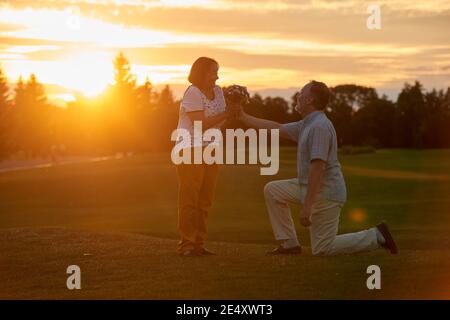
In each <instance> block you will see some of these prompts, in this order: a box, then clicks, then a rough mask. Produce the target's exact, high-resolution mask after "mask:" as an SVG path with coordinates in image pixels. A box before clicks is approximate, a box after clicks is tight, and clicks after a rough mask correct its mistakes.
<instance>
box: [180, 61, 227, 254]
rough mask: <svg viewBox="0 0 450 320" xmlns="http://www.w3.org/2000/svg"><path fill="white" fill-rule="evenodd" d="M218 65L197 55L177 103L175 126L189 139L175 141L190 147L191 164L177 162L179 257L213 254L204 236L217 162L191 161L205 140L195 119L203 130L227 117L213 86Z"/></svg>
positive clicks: (221, 93)
mask: <svg viewBox="0 0 450 320" xmlns="http://www.w3.org/2000/svg"><path fill="white" fill-rule="evenodd" d="M218 71H219V64H218V63H217V61H215V60H213V59H211V58H207V57H200V58H198V59H197V60H196V61H195V62H194V64H193V65H192V67H191V71H190V74H189V78H188V80H189V82H190V83H191V86H189V87H188V88H187V90H186V92H185V93H184V96H183V100H182V101H181V104H180V113H179V120H178V129H186V130H188V131H189V132H190V134H191V141H188V142H186V141H183V140H178V141H177V144H178V143H182V144H183V146H182V148H183V152H186V151H187V150H186V149H187V148H189V149H191V150H190V151H191V159H192V161H191V164H179V165H177V173H178V179H179V193H178V231H179V233H180V237H181V239H180V242H179V243H178V250H177V251H178V253H179V254H180V255H182V256H199V255H213V254H214V253H213V252H211V251H209V250H207V249H205V247H204V243H205V240H206V237H207V226H206V220H207V216H208V210H209V209H210V208H211V205H212V202H213V198H214V193H215V188H216V180H217V175H218V165H217V164H204V163H203V161H202V164H194V161H193V155H194V150H195V149H196V148H200V149H201V148H203V147H205V146H206V145H207V144H208V142H205V141H202V140H201V139H199V142H197V141H196V140H197V139H195V137H194V121H201V122H202V129H203V131H204V130H206V129H209V128H220V126H221V125H223V123H224V122H225V121H226V120H227V117H228V113H227V112H226V104H225V99H224V96H223V92H222V89H221V88H220V87H219V86H217V85H216V80H217V79H219V77H218Z"/></svg>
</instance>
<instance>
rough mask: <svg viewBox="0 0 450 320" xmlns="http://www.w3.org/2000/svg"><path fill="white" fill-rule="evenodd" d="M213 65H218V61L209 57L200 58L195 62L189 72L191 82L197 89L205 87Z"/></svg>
mask: <svg viewBox="0 0 450 320" xmlns="http://www.w3.org/2000/svg"><path fill="white" fill-rule="evenodd" d="M213 65H218V63H217V61H216V60H214V59H211V58H208V57H200V58H198V59H197V60H195V62H194V63H193V64H192V67H191V71H190V72H189V77H188V80H189V82H190V83H192V84H193V85H194V86H196V87H197V88H201V87H203V84H204V82H205V76H206V73H207V72H208V71H209V69H210V68H211V66H213Z"/></svg>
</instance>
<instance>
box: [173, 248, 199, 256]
mask: <svg viewBox="0 0 450 320" xmlns="http://www.w3.org/2000/svg"><path fill="white" fill-rule="evenodd" d="M178 255H179V256H181V257H195V256H198V255H199V254H198V253H197V252H196V251H195V250H194V249H189V250H185V251H182V252H180V253H178Z"/></svg>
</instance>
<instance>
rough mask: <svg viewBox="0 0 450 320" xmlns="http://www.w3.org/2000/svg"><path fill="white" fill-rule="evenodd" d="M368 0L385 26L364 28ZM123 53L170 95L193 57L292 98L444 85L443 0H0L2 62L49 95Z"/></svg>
mask: <svg viewBox="0 0 450 320" xmlns="http://www.w3.org/2000/svg"><path fill="white" fill-rule="evenodd" d="M370 5H377V6H379V8H380V17H381V20H380V21H381V28H380V29H372V30H371V29H369V28H368V27H367V23H366V22H367V19H368V18H369V16H370V15H371V14H372V13H373V12H370V11H368V7H369V6H370ZM120 51H122V52H123V53H124V54H125V55H126V56H127V58H128V59H129V60H130V62H131V67H132V72H133V73H135V74H136V75H137V79H138V83H142V82H144V81H145V79H146V77H148V78H149V79H150V81H151V82H152V83H153V84H154V85H155V86H157V87H158V86H162V85H164V84H170V85H171V87H172V88H173V89H174V92H175V95H176V97H179V96H180V94H181V93H182V92H183V91H184V88H185V87H186V86H187V85H188V82H187V75H188V72H189V68H190V65H191V64H192V62H193V61H194V60H195V59H196V58H197V57H199V56H210V57H212V58H215V59H216V60H217V61H218V62H219V64H220V70H219V77H220V79H219V80H218V84H219V85H229V84H233V83H235V84H240V85H245V86H247V87H248V89H249V90H250V91H251V92H259V93H261V94H262V95H263V96H266V95H272V96H275V95H280V96H283V97H285V98H289V97H290V96H291V95H292V94H293V93H294V92H295V91H296V90H298V89H299V88H301V86H302V85H303V84H305V83H306V82H308V81H309V80H311V79H315V80H319V81H324V82H325V83H327V84H328V85H330V86H334V85H338V84H345V83H354V84H360V85H366V86H372V87H375V88H377V90H378V91H379V92H380V93H385V94H387V95H388V96H389V97H390V98H392V99H396V96H397V94H398V92H399V91H400V90H401V88H402V87H403V85H404V83H405V82H412V81H414V80H419V81H420V82H422V83H423V84H424V86H425V88H427V89H431V88H437V89H440V88H447V87H449V86H450V1H448V0H429V1H416V2H415V1H410V0H380V1H355V0H336V1H335V0H329V1H325V0H309V1H301V0H279V1H275V0H272V1H260V0H159V1H156V0H148V1H144V0H81V1H73V0H72V1H69V0H33V1H30V0H13V1H1V0H0V66H1V68H2V69H4V71H5V72H6V74H7V76H8V80H9V81H10V82H11V83H15V82H16V81H17V79H18V78H19V76H21V75H22V76H24V77H28V76H29V75H30V74H31V73H35V74H36V75H37V77H38V80H40V81H41V82H43V83H45V84H46V87H47V92H48V94H49V97H50V99H51V100H52V101H54V102H55V103H61V102H64V101H70V100H72V99H73V98H74V94H75V93H80V92H81V93H83V94H85V95H87V96H95V95H96V94H98V93H100V92H101V91H102V90H103V89H104V88H105V87H106V86H107V85H108V83H110V82H112V77H113V73H112V60H113V58H114V56H116V55H117V54H118V53H119V52H120Z"/></svg>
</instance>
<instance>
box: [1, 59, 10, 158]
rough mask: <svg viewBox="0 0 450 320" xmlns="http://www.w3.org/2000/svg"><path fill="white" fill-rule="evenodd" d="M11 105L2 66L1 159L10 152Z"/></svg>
mask: <svg viewBox="0 0 450 320" xmlns="http://www.w3.org/2000/svg"><path fill="white" fill-rule="evenodd" d="M10 107H11V103H10V100H9V87H8V79H7V78H6V75H5V73H4V72H3V69H2V68H0V159H1V158H2V157H4V156H5V155H6V154H7V152H8V141H7V140H8V127H9V125H10V119H9V114H10Z"/></svg>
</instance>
